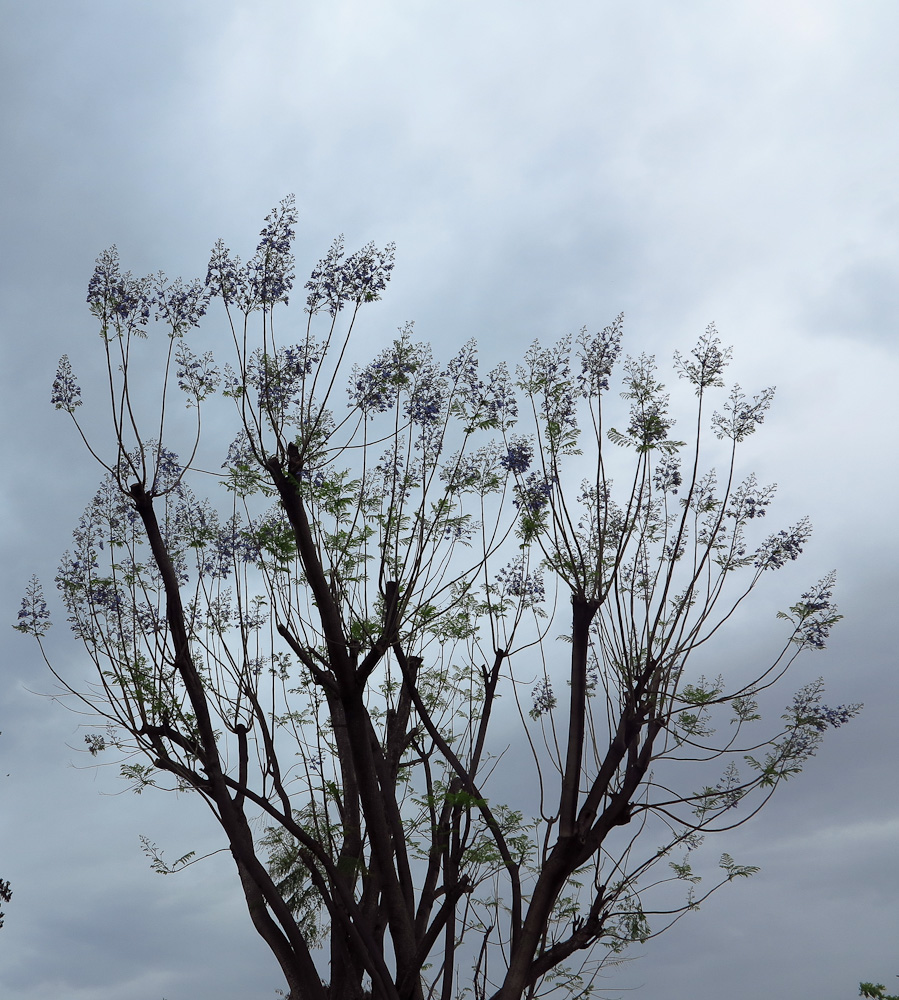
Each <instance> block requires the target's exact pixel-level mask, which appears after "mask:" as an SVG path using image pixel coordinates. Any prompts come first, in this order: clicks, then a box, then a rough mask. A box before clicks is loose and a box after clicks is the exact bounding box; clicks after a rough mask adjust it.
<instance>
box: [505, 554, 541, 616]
mask: <svg viewBox="0 0 899 1000" xmlns="http://www.w3.org/2000/svg"><path fill="white" fill-rule="evenodd" d="M496 589H497V591H498V593H499V595H500V597H514V598H516V599H517V600H518V601H519V603H520V605H521V607H522V608H531V607H533V606H534V605H535V604H540V603H541V602H543V601H545V600H546V588H545V586H544V584H543V574H542V573H528V571H527V565H526V560H525V557H524V556H523V555H520V556H519V557H518V558H517V559H515V560H513V561H512V562H510V563H509V564H508V565H507V566H504V567H503V568H502V569H501V570H500V571H499V572H498V573H497V574H496Z"/></svg>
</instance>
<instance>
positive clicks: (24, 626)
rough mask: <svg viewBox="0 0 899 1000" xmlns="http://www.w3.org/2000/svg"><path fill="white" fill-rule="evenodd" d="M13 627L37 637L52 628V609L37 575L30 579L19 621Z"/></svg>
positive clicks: (18, 617)
mask: <svg viewBox="0 0 899 1000" xmlns="http://www.w3.org/2000/svg"><path fill="white" fill-rule="evenodd" d="M13 628H14V629H17V630H18V631H19V632H22V633H24V634H26V635H33V636H35V637H36V638H40V637H41V636H44V635H46V634H47V629H48V628H50V609H49V608H48V607H47V602H46V601H45V600H44V590H43V587H42V586H41V582H40V580H38V578H37V577H36V576H33V577H32V578H31V579H30V580H29V581H28V585H27V587H26V588H25V596H24V597H23V598H22V606H21V608H20V609H19V614H18V616H17V622H16V624H15V625H13Z"/></svg>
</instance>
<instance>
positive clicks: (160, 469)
mask: <svg viewBox="0 0 899 1000" xmlns="http://www.w3.org/2000/svg"><path fill="white" fill-rule="evenodd" d="M154 451H155V453H156V455H155V459H156V461H155V465H154V469H153V485H152V486H151V487H150V493H152V494H153V496H161V495H162V494H164V493H171V492H172V491H173V490H176V489H177V488H178V487H179V486H180V485H181V479H182V477H183V476H184V469H183V468H182V466H181V465H180V464H179V461H178V456H177V455H176V454H175V453H174V452H173V451H171V449H169V448H166V447H164V446H163V445H159V446H158V447H156V448H154Z"/></svg>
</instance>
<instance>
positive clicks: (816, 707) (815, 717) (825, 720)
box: [783, 679, 863, 733]
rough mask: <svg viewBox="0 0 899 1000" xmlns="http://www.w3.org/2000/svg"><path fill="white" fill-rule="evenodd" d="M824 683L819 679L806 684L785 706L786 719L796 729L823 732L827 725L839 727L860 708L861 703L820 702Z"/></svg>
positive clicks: (856, 713)
mask: <svg viewBox="0 0 899 1000" xmlns="http://www.w3.org/2000/svg"><path fill="white" fill-rule="evenodd" d="M823 692H824V684H823V682H822V681H821V680H820V679H819V680H817V681H815V682H813V683H812V684H807V685H806V686H805V687H803V688H801V689H800V690H799V691H797V692H796V694H795V695H794V696H793V703H792V704H791V705H790V706H789V707H788V708H787V714H785V715H784V716H783V718H785V719H787V720H788V721H789V722H790V723H791V725H792V727H794V728H795V729H798V730H802V729H805V730H814V731H815V732H816V733H823V732H824V731H825V730H826V729H827V728H828V727H829V726H832V727H833V728H834V729H839V728H840V726H844V725H845V724H846V723H847V722H848V721H849V720H850V719H852V718H854V717H855V716H856V715H858V713H859V712H860V711H861V710H862V707H863V706H862V705H860V704H853V705H837V707H836V708H830V707H828V706H827V705H822V704H821V695H822V694H823Z"/></svg>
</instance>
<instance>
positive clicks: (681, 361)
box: [674, 323, 732, 395]
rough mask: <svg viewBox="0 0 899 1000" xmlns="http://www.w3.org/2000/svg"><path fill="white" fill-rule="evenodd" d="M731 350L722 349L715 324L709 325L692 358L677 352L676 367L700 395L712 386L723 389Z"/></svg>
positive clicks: (691, 353) (679, 373)
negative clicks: (722, 376) (723, 374)
mask: <svg viewBox="0 0 899 1000" xmlns="http://www.w3.org/2000/svg"><path fill="white" fill-rule="evenodd" d="M731 353H732V352H731V348H730V347H726V348H724V350H722V349H721V341H720V340H719V338H718V331H717V330H716V329H715V324H714V323H709V325H708V326H707V327H706V330H705V333H704V334H703V335H702V336H701V337H700V338H699V343H698V344H697V345H696V347H694V348H693V350H692V351H690V358H692V360H690V358H683V357H681V355H680V354H679V353H678V352H677V351H675V352H674V365H675V368H676V369H677V371H678V375H679V376H680V377H681V378H685V379H688V380H689V381H690V382H692V383H693V385H695V386H696V393H697V395H699V394H700V393H701V392H702V391H703V389H707V388H709V387H712V386H716V387H719V388H720V387H721V386H723V385H724V380H723V379H722V378H721V373H722V372H723V371H724V369H725V368H726V367H727V365H728V363H729V362H730V358H731Z"/></svg>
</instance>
